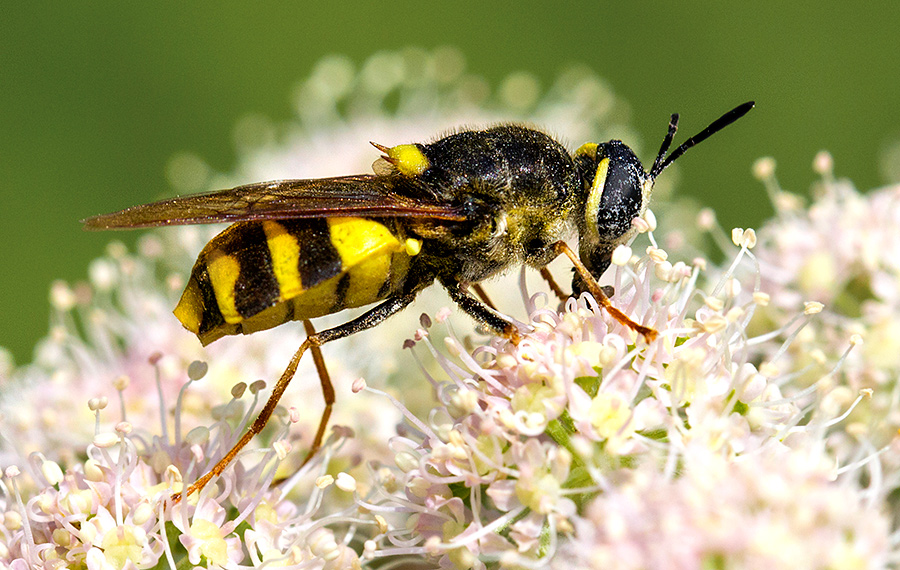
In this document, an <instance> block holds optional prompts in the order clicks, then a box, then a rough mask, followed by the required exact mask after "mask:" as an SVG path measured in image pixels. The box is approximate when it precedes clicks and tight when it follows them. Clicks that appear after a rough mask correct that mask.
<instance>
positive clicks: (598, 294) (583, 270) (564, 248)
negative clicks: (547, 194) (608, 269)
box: [554, 241, 659, 342]
mask: <svg viewBox="0 0 900 570" xmlns="http://www.w3.org/2000/svg"><path fill="white" fill-rule="evenodd" d="M554 248H555V249H556V252H557V254H560V253H564V254H565V255H566V256H567V257H568V258H569V260H570V261H571V262H572V265H574V266H575V271H577V272H578V274H579V275H580V276H581V278H582V279H583V280H584V282H585V284H586V285H587V288H588V291H589V292H590V293H591V295H593V296H594V299H596V300H597V303H599V304H600V306H601V307H603V309H604V310H605V311H606V312H607V313H609V315H610V316H611V317H612V318H614V319H616V320H617V321H619V322H620V323H621V324H623V325H625V326H626V327H628V328H630V329H631V330H634V331H636V332H638V333H640V334H641V335H643V337H644V339H645V340H646V341H647V342H653V341H654V340H656V337H657V336H658V335H659V333H658V332H656V330H654V329H652V328H650V327H645V326H643V325H639V324H638V323H636V322H634V321H632V320H631V319H629V318H628V315H626V314H625V313H623V312H622V311H620V310H619V309H617V308H615V307H614V306H613V304H612V303H611V302H610V300H609V297H607V296H606V294H604V293H603V289H601V288H600V285H598V284H597V281H596V280H595V279H594V276H593V275H591V272H590V271H588V270H587V267H585V266H584V264H583V263H581V260H580V259H578V256H577V255H575V252H574V251H572V248H570V247H569V246H568V245H566V242H563V241H558V242H556V244H554Z"/></svg>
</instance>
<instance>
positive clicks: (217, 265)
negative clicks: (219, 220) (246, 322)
mask: <svg viewBox="0 0 900 570" xmlns="http://www.w3.org/2000/svg"><path fill="white" fill-rule="evenodd" d="M206 269H207V271H208V272H209V281H210V284H211V285H212V288H213V293H215V295H216V302H217V303H218V304H219V312H220V313H222V317H223V318H224V319H225V322H226V323H232V324H233V323H239V322H241V321H242V320H243V317H241V315H240V314H239V313H238V311H237V307H236V306H235V303H234V285H235V283H237V280H238V276H239V275H240V274H241V264H240V263H238V260H237V259H235V258H234V257H232V256H230V255H227V254H225V253H222V251H221V250H219V249H214V250H213V251H211V252H210V253H209V256H208V259H207V262H206Z"/></svg>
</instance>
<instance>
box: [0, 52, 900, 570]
mask: <svg viewBox="0 0 900 570" xmlns="http://www.w3.org/2000/svg"><path fill="white" fill-rule="evenodd" d="M297 110H298V115H299V118H298V120H297V121H296V122H295V123H293V124H291V125H289V126H288V128H286V129H282V128H276V127H274V126H273V125H271V124H269V123H268V122H267V121H266V120H264V119H261V118H259V117H248V118H247V119H246V120H244V121H241V123H240V124H239V125H238V128H237V132H236V138H237V140H238V146H239V148H240V155H241V163H240V164H239V166H238V168H237V169H236V171H235V173H232V174H230V175H222V174H215V173H212V171H211V169H210V168H209V167H207V166H206V165H205V164H204V163H203V162H202V160H200V159H198V158H196V157H193V156H187V155H185V156H179V157H176V158H175V159H173V161H172V164H171V165H170V176H171V178H172V182H173V185H174V186H175V187H176V188H178V189H179V190H180V191H187V190H204V189H214V188H221V187H228V186H234V185H237V184H240V183H244V182H249V181H257V180H263V179H270V178H275V177H279V178H284V177H291V176H296V177H314V176H329V175H340V174H349V173H358V172H365V171H368V170H369V164H370V163H371V161H372V160H373V159H374V158H375V157H376V156H377V153H376V152H374V151H373V150H372V149H370V148H368V145H367V144H366V142H367V141H369V140H375V141H378V142H382V143H385V144H399V143H406V142H411V141H417V140H427V139H428V138H429V137H433V136H434V135H435V133H439V132H442V131H444V130H445V129H446V128H447V127H448V126H452V125H475V124H483V123H488V122H496V121H499V120H520V121H528V122H530V123H536V124H539V125H547V126H552V128H553V129H554V134H556V135H561V136H562V137H563V139H564V140H567V141H568V142H570V143H573V144H580V142H583V141H585V140H607V139H610V138H623V139H627V140H629V141H630V140H631V139H632V138H633V137H631V136H630V135H629V133H628V132H627V130H626V129H625V128H623V127H622V126H620V125H619V124H618V123H620V122H621V121H624V120H625V119H626V118H627V117H626V115H627V110H624V108H623V106H622V104H621V103H619V102H617V101H616V100H615V99H614V97H613V96H612V95H611V92H610V91H609V89H608V88H607V87H606V86H605V85H604V83H603V82H602V81H600V80H599V79H597V78H596V77H595V76H593V75H592V74H590V73H589V72H587V71H585V70H583V69H573V70H569V71H567V72H565V73H563V74H562V75H560V77H559V79H558V80H557V81H556V82H555V83H554V84H553V85H552V86H551V87H550V88H549V89H548V90H546V91H545V92H542V90H541V89H540V87H539V85H538V83H537V81H536V80H535V79H534V78H532V77H531V76H529V75H526V74H513V75H511V76H510V77H508V78H507V79H506V80H505V81H504V82H503V84H502V85H501V86H500V88H499V89H498V90H497V91H496V93H493V94H492V92H491V90H490V89H489V88H488V87H487V85H486V83H485V82H484V81H483V80H481V79H479V78H477V77H474V76H472V75H471V74H468V73H466V71H465V65H464V61H463V60H462V58H461V56H460V55H459V54H458V53H457V52H456V51H454V50H452V49H439V50H436V51H434V52H424V51H421V50H407V51H404V52H402V53H379V54H376V55H374V56H372V57H371V58H370V59H369V60H367V61H366V62H365V63H364V64H363V65H362V66H361V67H360V68H359V69H355V68H354V66H353V64H352V63H350V62H349V61H348V60H346V59H345V58H340V57H331V58H327V59H325V60H323V61H322V62H321V64H320V65H318V66H317V68H316V69H315V70H314V71H313V73H312V75H311V76H310V77H309V78H307V79H306V80H304V81H303V82H302V83H301V84H300V85H299V86H298V89H297ZM573 148H574V146H573ZM816 169H817V171H818V172H819V173H820V174H821V175H822V182H821V184H820V185H819V191H818V194H817V196H816V199H815V201H814V203H813V204H812V205H811V206H810V207H809V208H804V207H803V206H802V204H801V203H800V201H799V200H798V199H797V198H795V197H793V196H791V195H789V194H787V193H785V192H784V191H783V190H781V188H780V187H778V185H777V182H776V181H775V178H774V163H773V162H772V161H761V162H760V163H758V165H757V168H756V172H757V175H758V176H759V177H760V179H762V180H763V181H764V182H765V184H766V187H767V188H768V189H769V191H770V194H771V195H772V197H773V201H774V203H775V204H776V206H777V209H778V214H777V216H776V218H775V219H774V220H773V221H772V222H770V223H769V224H767V225H766V226H765V227H763V228H762V229H761V230H760V232H759V233H758V234H757V233H756V232H754V231H753V230H735V231H733V232H732V233H731V235H730V236H728V235H727V234H726V233H725V232H722V231H721V229H720V228H717V227H716V224H715V216H714V215H713V214H712V213H711V212H708V211H705V212H701V214H700V216H699V217H698V219H697V222H698V223H697V226H698V228H697V231H698V232H700V231H709V232H712V233H713V237H714V238H715V241H716V242H717V243H719V244H720V246H721V248H722V249H723V251H724V252H725V257H726V262H725V263H723V264H721V265H715V264H713V263H711V262H709V261H707V259H706V258H705V256H703V255H701V254H700V253H699V252H698V250H697V249H696V245H695V244H692V243H691V239H690V236H689V234H688V233H685V232H683V233H681V234H678V235H675V234H674V233H668V232H663V231H658V230H657V224H656V220H655V218H654V217H653V214H652V212H650V211H648V212H647V214H646V215H645V217H644V218H642V219H639V220H636V221H635V226H636V227H637V228H638V229H639V230H640V231H641V232H642V233H643V234H644V235H642V236H640V237H639V238H638V240H637V241H636V242H635V244H633V245H632V247H620V248H619V249H618V250H617V251H616V252H615V253H614V255H613V260H612V261H613V268H612V269H611V271H610V275H609V276H608V278H609V277H611V278H612V283H611V284H612V286H613V287H614V289H615V291H616V295H615V296H614V298H613V302H614V304H615V305H616V306H617V307H618V308H620V309H621V310H623V311H624V312H625V313H627V314H628V315H629V316H631V317H632V318H633V319H635V320H637V321H639V322H641V323H643V324H646V325H648V326H652V327H654V328H656V329H657V330H658V331H659V332H660V335H659V338H658V339H657V340H655V341H654V342H652V343H649V344H647V343H645V342H644V341H643V339H642V338H638V337H637V336H636V335H634V333H633V332H632V331H630V330H628V329H625V328H623V327H621V325H619V324H617V323H616V322H615V321H613V320H611V319H610V318H609V316H608V315H606V314H605V313H603V312H602V311H601V310H600V309H598V307H597V306H596V305H595V303H594V301H593V299H591V298H590V297H587V296H584V297H582V298H581V299H578V300H575V299H570V300H568V301H567V302H566V303H565V304H564V306H563V307H556V306H551V304H550V303H548V301H547V296H546V295H545V294H543V293H537V294H535V295H531V294H529V293H528V292H527V289H526V285H525V277H524V274H523V276H522V277H521V283H520V289H521V297H522V299H523V300H524V302H525V305H526V310H527V314H528V316H529V318H528V319H527V326H528V327H529V328H528V330H527V331H525V330H523V338H522V340H521V342H519V343H518V344H517V345H513V344H511V343H509V342H507V341H506V340H503V339H497V338H487V337H484V336H480V335H479V334H477V333H475V332H473V331H472V329H471V328H465V327H470V325H469V324H468V321H467V320H465V319H462V318H457V317H456V316H453V317H452V319H451V314H453V315H455V313H454V312H452V311H450V310H444V309H442V310H438V308H437V307H439V306H440V305H441V304H444V303H446V299H441V298H439V297H432V298H430V299H429V298H427V296H426V298H425V299H423V300H422V301H421V302H417V309H411V310H410V312H412V313H413V314H415V312H416V310H418V312H422V311H424V312H427V313H430V314H433V315H436V317H435V319H434V320H435V321H437V323H436V324H435V323H434V322H433V321H432V319H431V318H429V317H426V316H424V315H423V317H422V318H421V319H420V322H421V328H420V329H419V330H417V331H415V333H414V335H412V336H414V340H410V341H407V342H406V344H405V347H406V348H409V349H410V350H409V351H400V350H398V349H399V348H400V346H399V345H400V343H399V342H398V340H397V339H402V338H405V337H407V336H410V335H411V331H412V330H413V329H414V327H413V326H410V325H409V319H408V318H404V317H397V318H395V319H392V320H391V321H389V322H387V323H384V324H383V325H382V326H379V327H377V328H376V329H374V330H373V331H370V332H366V333H363V334H360V335H354V336H353V337H351V338H349V339H345V340H344V341H342V342H339V343H334V346H326V347H325V348H326V350H325V355H326V360H327V362H328V365H329V370H330V372H331V374H332V377H333V379H334V380H335V384H336V387H338V388H339V394H338V404H337V407H336V414H335V419H333V423H334V424H335V425H333V427H332V430H331V433H332V435H331V437H330V438H328V441H327V442H326V444H325V446H324V447H323V449H322V451H321V452H320V454H319V455H317V457H316V458H315V459H314V460H313V461H312V462H311V463H309V464H308V465H307V466H306V467H305V468H304V469H303V470H301V472H299V473H295V471H296V468H295V467H294V466H295V465H296V463H297V462H298V461H299V460H300V459H301V458H302V457H303V456H304V455H305V448H307V446H308V444H309V441H310V439H311V435H312V433H313V432H314V430H315V427H316V425H317V423H318V419H319V413H320V408H317V407H315V404H313V405H310V402H320V396H319V395H318V394H317V392H318V390H319V388H318V382H315V381H312V379H313V378H314V374H315V372H314V370H313V368H312V365H311V362H304V363H302V366H301V369H300V371H299V372H298V380H297V381H295V382H294V383H293V385H292V386H291V388H290V390H289V391H288V395H287V396H286V399H285V401H284V402H283V406H284V408H286V409H282V410H280V411H279V412H278V413H276V416H275V419H274V420H273V421H272V422H271V425H270V426H269V427H268V428H267V430H266V431H265V432H264V433H263V434H262V437H260V438H258V441H256V442H255V443H254V444H251V445H250V446H248V449H247V450H245V451H244V452H243V453H242V454H241V455H240V457H239V458H238V460H237V461H236V462H235V464H234V465H233V466H232V467H230V468H229V469H228V470H226V472H225V473H224V474H223V475H222V476H221V477H220V478H218V479H216V480H215V481H214V483H212V484H210V485H209V486H207V487H206V488H205V489H204V490H203V492H202V493H200V494H199V496H193V497H191V498H190V500H188V501H185V502H183V503H178V504H173V503H172V501H171V500H170V498H171V495H172V493H176V492H179V491H180V490H182V488H183V486H184V484H185V483H189V482H190V481H192V480H195V479H196V478H197V477H199V476H200V475H202V474H203V473H204V472H205V471H206V469H207V468H208V466H209V465H210V463H211V462H214V461H215V460H217V459H218V458H219V457H221V456H222V455H223V454H224V453H225V452H226V451H227V450H228V449H230V447H231V445H232V444H233V443H234V441H235V439H236V438H237V437H238V436H240V434H241V433H242V431H243V430H244V429H245V427H246V425H247V424H248V422H250V421H252V420H253V418H254V416H255V414H256V412H257V410H258V408H259V404H260V402H261V401H263V399H264V398H265V396H266V391H265V388H264V385H265V382H262V381H260V380H258V379H260V378H263V379H266V380H269V381H271V380H272V379H274V378H277V377H278V375H279V374H280V372H281V370H282V369H283V367H284V366H285V364H286V363H287V360H288V358H289V357H290V355H291V354H292V353H293V351H294V350H295V349H296V347H297V346H298V345H299V343H300V341H301V340H302V336H301V334H300V332H299V327H293V328H292V327H291V326H284V327H279V328H278V329H276V330H273V331H266V332H262V333H257V334H254V335H251V336H248V337H241V338H229V339H223V340H221V341H218V342H216V343H214V344H213V345H211V346H210V347H208V348H207V349H203V348H201V346H200V344H199V342H198V341H197V340H196V339H195V338H194V337H193V336H192V335H191V334H190V333H187V332H186V331H184V330H182V329H181V327H180V326H179V324H178V323H177V321H176V319H175V318H174V317H173V316H172V315H171V314H170V311H171V308H172V307H173V306H174V303H175V300H176V295H177V293H178V292H179V290H180V289H181V287H182V286H183V275H184V274H185V273H186V271H187V270H188V268H189V267H190V266H191V264H192V263H193V256H194V255H195V254H196V253H197V251H199V249H200V248H201V247H202V245H203V243H204V242H205V240H206V239H208V238H209V237H210V236H211V233H210V231H207V230H202V229H197V228H181V229H166V230H163V231H159V232H152V233H149V234H147V235H146V236H145V237H144V238H143V239H142V240H141V242H140V245H139V247H138V251H137V253H129V252H127V251H126V250H125V248H124V247H122V246H121V245H117V244H113V245H111V246H110V248H109V251H108V254H107V255H106V256H105V257H103V258H102V259H99V260H97V261H96V262H94V263H93V264H92V265H91V267H90V269H89V282H87V283H84V284H77V285H75V286H69V285H67V284H64V283H57V284H54V286H53V288H52V291H51V304H52V307H53V310H54V313H53V325H52V329H51V331H50V334H49V336H48V337H47V339H46V340H45V341H43V342H42V343H41V345H40V346H39V347H38V350H37V351H36V359H35V362H34V363H33V364H31V365H29V366H25V367H19V368H14V367H12V366H3V367H0V375H2V376H3V377H2V378H0V382H2V386H3V393H2V395H0V414H2V420H0V435H2V444H0V467H2V468H3V469H4V472H3V475H4V476H3V478H2V479H0V493H2V496H0V508H2V513H3V517H2V518H0V567H2V568H16V569H19V568H27V567H41V568H63V567H80V568H84V567H86V568H90V569H107V568H153V567H171V568H176V567H187V566H204V567H210V568H244V567H256V566H290V567H294V568H327V569H332V568H335V569H336V568H360V567H369V566H371V567H383V566H384V564H385V563H388V564H395V565H398V566H399V565H402V564H404V563H405V562H407V561H409V562H411V563H418V564H421V563H423V560H427V561H428V562H429V563H430V562H437V563H438V564H439V565H440V566H441V567H445V568H449V567H454V568H487V567H509V568H539V567H552V568H573V567H574V568H582V567H584V568H626V569H631V568H634V569H638V568H678V569H681V568H685V569H689V568H729V569H730V568H742V569H743V568H775V569H777V568H790V569H791V570H795V569H796V568H823V569H825V568H873V569H874V568H883V567H887V566H889V565H891V564H898V563H900V557H898V549H897V544H898V532H900V531H898V530H897V528H896V525H897V522H896V520H895V519H896V517H893V516H892V515H891V513H893V512H895V511H896V506H895V504H894V503H895V502H896V498H895V497H896V495H897V492H896V491H897V489H898V488H900V461H898V460H897V459H896V458H897V457H900V454H898V453H897V451H898V450H897V445H898V444H897V441H896V437H895V436H896V433H897V428H898V426H900V403H898V398H897V394H898V390H900V388H898V383H897V377H898V373H900V357H898V355H900V340H898V339H900V329H898V325H897V324H896V323H900V271H898V268H900V263H898V262H897V260H898V259H900V237H898V235H900V234H898V233H897V232H898V230H897V228H898V227H900V224H898V222H900V207H898V204H900V192H898V190H897V189H896V188H889V189H884V190H881V191H878V192H875V193H873V194H870V195H868V196H865V195H861V194H859V193H858V192H856V191H855V190H854V189H853V188H852V186H850V185H849V184H848V183H846V182H844V181H839V180H835V179H834V177H833V175H832V167H831V164H830V159H829V157H827V155H821V156H820V157H818V158H817V161H816ZM661 182H662V183H665V181H661ZM657 235H658V236H660V242H659V243H658V242H657V241H656V236H657ZM729 237H730V239H729ZM636 244H643V245H641V246H638V245H636ZM505 289H506V290H514V289H515V287H506V288H505ZM489 291H490V287H489ZM506 297H507V298H505V299H499V301H501V303H500V304H501V308H504V309H505V308H506V307H505V305H506V304H507V303H510V302H511V301H510V299H509V298H508V297H510V296H509V295H507V296H506ZM513 297H517V295H514V296H513ZM343 320H346V318H345V315H343V314H341V315H333V316H332V317H328V318H326V319H323V321H325V322H326V326H327V324H333V323H337V322H341V321H343ZM452 327H459V328H458V329H457V330H458V331H459V332H453V328H452ZM445 328H450V332H449V333H445V332H438V331H444V330H445ZM423 349H424V350H423ZM373 354H377V355H379V357H378V358H372V357H371V355H373ZM410 359H415V360H416V361H417V362H418V364H419V366H418V367H415V366H409V362H410ZM197 361H204V362H205V364H204V363H201V362H197ZM361 376H365V377H367V378H368V379H370V380H372V382H371V385H372V386H373V387H369V388H367V382H366V381H365V380H363V379H362V378H361ZM376 387H377V388H380V389H384V391H380V390H377V389H375V388H376ZM341 390H343V392H341ZM392 391H396V392H397V393H402V394H403V397H402V400H403V401H402V402H400V401H399V400H398V399H397V398H395V397H394V396H391V395H389V393H390V392H392ZM432 393H433V394H434V395H435V396H436V399H432V398H431V394H432ZM82 400H83V401H84V404H81V403H80V402H81V401H82ZM248 400H249V402H250V403H249V404H248V403H247V401H248ZM301 403H302V404H301ZM292 449H296V450H297V451H296V452H292ZM273 481H274V482H276V483H273Z"/></svg>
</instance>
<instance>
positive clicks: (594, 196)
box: [584, 158, 609, 242]
mask: <svg viewBox="0 0 900 570" xmlns="http://www.w3.org/2000/svg"><path fill="white" fill-rule="evenodd" d="M608 172H609V159H608V158H604V159H603V160H601V161H600V164H598V165H597V172H596V173H595V174H594V183H593V184H591V191H590V192H589V193H588V198H587V203H586V204H585V205H584V227H585V229H586V230H587V237H588V239H590V240H591V241H592V242H597V241H599V240H600V232H599V230H598V229H597V212H598V211H599V210H600V199H601V198H602V197H603V187H604V186H605V185H606V175H607V173H608Z"/></svg>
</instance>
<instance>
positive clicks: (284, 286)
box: [263, 220, 303, 300]
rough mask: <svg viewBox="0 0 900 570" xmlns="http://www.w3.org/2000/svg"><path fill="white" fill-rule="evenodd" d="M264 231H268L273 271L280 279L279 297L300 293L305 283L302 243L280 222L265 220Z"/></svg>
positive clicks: (276, 277) (286, 297)
mask: <svg viewBox="0 0 900 570" xmlns="http://www.w3.org/2000/svg"><path fill="white" fill-rule="evenodd" d="M263 231H265V232H266V242H267V244H268V246H269V254H270V255H271V256H272V272H273V273H275V279H277V280H278V289H279V295H278V298H279V299H281V300H284V299H290V298H291V297H295V296H297V295H299V294H300V293H301V292H302V291H303V283H301V282H300V266H299V263H300V244H299V243H297V239H296V238H295V237H294V236H292V235H291V234H289V233H288V232H287V230H286V229H285V228H284V226H282V225H281V224H279V223H278V222H273V221H271V220H266V221H264V222H263Z"/></svg>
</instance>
